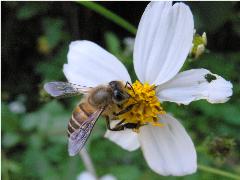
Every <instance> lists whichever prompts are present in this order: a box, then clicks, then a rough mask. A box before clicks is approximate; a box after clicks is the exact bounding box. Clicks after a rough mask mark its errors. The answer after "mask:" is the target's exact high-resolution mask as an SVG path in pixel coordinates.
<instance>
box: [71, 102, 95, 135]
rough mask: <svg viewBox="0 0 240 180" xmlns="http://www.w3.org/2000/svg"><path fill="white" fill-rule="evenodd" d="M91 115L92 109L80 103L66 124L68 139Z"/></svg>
mask: <svg viewBox="0 0 240 180" xmlns="http://www.w3.org/2000/svg"><path fill="white" fill-rule="evenodd" d="M91 114H92V109H91V108H90V107H88V105H87V104H86V103H80V104H79V105H78V106H77V107H76V108H75V110H74V111H73V113H72V117H71V118H70V120H69V122H68V130H67V133H68V137H69V136H70V135H71V134H72V133H73V132H74V131H76V130H77V129H79V127H80V126H81V125H82V123H83V122H84V121H86V120H87V119H88V117H89V116H90V115H91Z"/></svg>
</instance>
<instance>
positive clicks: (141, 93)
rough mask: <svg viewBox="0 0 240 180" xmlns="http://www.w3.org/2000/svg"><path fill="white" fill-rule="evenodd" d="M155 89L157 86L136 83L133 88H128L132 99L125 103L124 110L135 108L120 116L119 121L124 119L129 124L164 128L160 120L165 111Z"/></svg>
mask: <svg viewBox="0 0 240 180" xmlns="http://www.w3.org/2000/svg"><path fill="white" fill-rule="evenodd" d="M155 87H156V86H155V85H150V84H148V83H144V84H142V83H141V82H139V81H135V82H134V83H133V84H132V88H128V93H129V94H130V95H131V98H129V100H128V101H127V102H126V103H124V105H123V108H126V107H128V106H130V105H131V104H134V106H133V108H132V109H131V110H130V111H128V112H126V113H124V114H122V115H120V116H119V119H120V120H123V119H124V120H125V122H128V123H137V124H139V125H140V126H141V125H146V124H149V123H150V124H152V125H154V126H162V124H161V123H159V122H158V119H159V115H161V114H165V111H164V110H163V108H162V107H161V104H160V102H159V100H158V98H157V96H156V92H155Z"/></svg>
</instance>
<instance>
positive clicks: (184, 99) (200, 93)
mask: <svg viewBox="0 0 240 180" xmlns="http://www.w3.org/2000/svg"><path fill="white" fill-rule="evenodd" d="M207 74H211V75H213V76H215V77H216V80H212V81H211V82H208V80H207V79H208V78H207ZM157 95H158V97H159V100H160V101H171V102H176V103H178V104H189V103H190V102H192V101H196V100H199V99H206V100H207V101H208V102H210V103H224V102H226V101H227V100H228V99H229V97H230V96H231V95H232V84H231V82H229V81H226V80H225V79H223V78H222V77H221V76H218V75H216V74H212V73H211V72H210V71H208V70H206V69H192V70H188V71H184V72H181V73H179V74H178V75H176V76H175V77H174V78H173V79H172V80H170V81H169V82H166V83H165V84H162V85H160V86H159V87H158V88H157Z"/></svg>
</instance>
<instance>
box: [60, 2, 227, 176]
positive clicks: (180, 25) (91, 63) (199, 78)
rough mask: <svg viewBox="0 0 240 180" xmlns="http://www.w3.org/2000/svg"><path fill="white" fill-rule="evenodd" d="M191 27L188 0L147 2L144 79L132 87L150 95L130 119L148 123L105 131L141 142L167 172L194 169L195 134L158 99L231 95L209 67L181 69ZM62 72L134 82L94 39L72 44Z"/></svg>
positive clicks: (88, 79) (137, 62) (94, 81)
mask: <svg viewBox="0 0 240 180" xmlns="http://www.w3.org/2000/svg"><path fill="white" fill-rule="evenodd" d="M193 31H194V22H193V16H192V13H191V11H190V9H189V7H188V6H187V5H185V4H183V3H175V4H174V5H172V3H171V2H151V3H150V4H149V5H148V6H147V8H146V9H145V11H144V14H143V16H142V18H141V21H140V23H139V27H138V31H137V36H136V40H135V45H134V52H133V57H134V61H133V62H134V69H135V72H136V74H137V77H138V79H139V81H140V82H141V83H139V82H135V83H133V87H137V88H135V90H136V91H138V90H139V89H141V90H142V91H143V93H145V94H143V96H144V97H145V96H147V97H146V99H144V98H143V100H142V102H143V103H141V104H140V105H141V106H140V107H139V108H138V109H135V111H136V112H132V113H133V114H134V113H135V114H134V115H133V116H132V117H133V119H127V121H129V122H132V121H133V120H134V118H136V117H137V116H138V117H139V119H141V123H143V124H144V123H146V124H147V125H145V126H142V127H141V128H140V129H139V132H138V133H136V132H133V131H132V130H130V129H127V130H124V131H119V132H113V131H107V133H106V134H105V137H107V138H109V139H110V140H111V141H113V142H115V143H117V144H118V145H119V146H121V147H122V148H124V149H127V150H130V151H133V150H136V149H137V148H139V147H141V149H142V151H143V155H144V157H145V159H146V161H147V163H148V165H149V166H150V168H151V169H152V170H153V171H155V172H156V173H159V174H161V175H165V176H166V175H174V176H182V175H186V174H191V173H194V172H195V171H196V169H197V158H196V151H195V148H194V145H193V143H192V140H191V138H190V137H189V136H188V134H187V133H186V131H185V129H184V128H183V126H182V125H181V124H180V123H179V122H178V121H177V120H176V119H175V118H173V117H172V116H171V115H169V114H164V113H163V110H162V107H161V106H160V102H163V101H171V102H175V103H178V104H189V103H190V102H192V101H195V100H199V99H206V100H207V101H208V102H210V103H223V102H226V101H227V100H228V99H229V97H230V96H231V95H232V84H231V83H230V82H228V81H226V80H224V79H223V78H222V77H220V76H218V75H216V74H212V73H211V72H209V71H208V70H206V69H192V70H188V71H184V72H179V70H180V69H181V67H182V66H183V64H184V61H185V60H186V58H187V55H188V52H189V50H190V49H191V46H192V40H193V34H194V33H193ZM64 73H65V76H66V77H67V79H68V81H70V82H72V83H76V84H80V85H85V86H90V87H94V86H98V85H99V84H104V83H108V82H110V81H113V80H123V81H129V82H131V79H130V76H129V74H128V72H127V70H126V68H125V67H124V66H123V64H122V63H121V62H120V61H119V60H117V58H116V57H114V56H113V55H111V54H110V53H108V52H107V51H105V50H104V49H103V48H101V47H100V46H98V45H96V44H94V43H93V42H90V41H75V42H72V43H71V44H70V49H69V53H68V64H65V65H64ZM153 87H154V88H153ZM147 89H148V90H150V91H147ZM147 92H149V94H147ZM138 95H139V96H140V94H138ZM139 98H142V97H139ZM149 98H150V99H151V100H150V99H149ZM157 98H158V99H157ZM156 100H157V101H156ZM144 102H145V103H144ZM146 102H148V103H149V104H150V105H151V107H150V106H149V104H147V103H146ZM141 108H142V110H141ZM154 108H155V109H154ZM143 111H149V112H150V113H151V114H148V112H143ZM129 117H130V115H129ZM156 117H157V118H156ZM155 121H157V122H155ZM113 123H116V122H113ZM161 124H163V126H162V127H159V125H160V126H161Z"/></svg>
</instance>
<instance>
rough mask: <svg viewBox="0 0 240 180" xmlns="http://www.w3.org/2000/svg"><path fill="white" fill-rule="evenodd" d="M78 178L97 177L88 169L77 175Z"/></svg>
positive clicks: (91, 178) (93, 178)
mask: <svg viewBox="0 0 240 180" xmlns="http://www.w3.org/2000/svg"><path fill="white" fill-rule="evenodd" d="M77 180H96V177H94V175H92V174H91V173H90V172H88V171H83V172H81V174H79V175H78V176H77Z"/></svg>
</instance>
